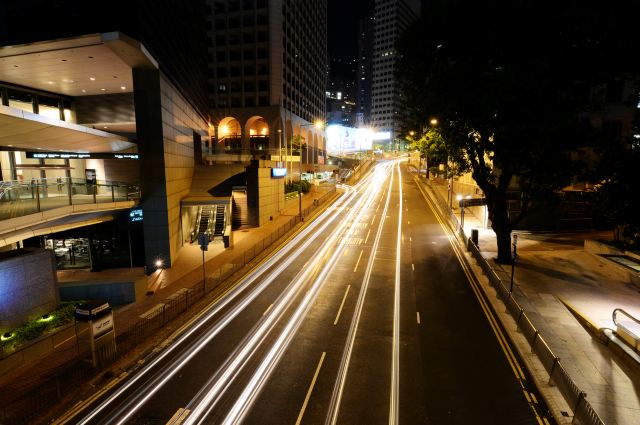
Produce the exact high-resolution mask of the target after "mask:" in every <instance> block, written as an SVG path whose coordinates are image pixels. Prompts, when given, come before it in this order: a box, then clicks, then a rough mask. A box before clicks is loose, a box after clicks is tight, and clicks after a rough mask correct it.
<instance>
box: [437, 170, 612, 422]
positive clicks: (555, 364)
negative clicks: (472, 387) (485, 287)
mask: <svg viewBox="0 0 640 425" xmlns="http://www.w3.org/2000/svg"><path fill="white" fill-rule="evenodd" d="M427 186H428V187H429V188H430V189H431V192H432V194H435V193H436V190H435V188H433V187H432V186H431V183H430V182H429V181H427ZM431 199H432V200H435V203H436V204H437V206H438V209H439V210H440V213H441V214H443V215H444V216H446V217H447V218H448V219H449V225H450V226H451V227H452V228H453V229H454V230H457V231H458V236H459V237H460V239H461V240H462V241H463V243H464V244H465V246H467V249H468V250H469V251H470V253H471V255H472V256H473V258H474V259H475V260H476V261H477V263H478V264H479V265H480V267H481V268H482V271H483V273H484V274H485V275H486V276H487V277H488V278H489V282H490V283H491V286H493V287H494V288H495V290H496V292H497V294H498V297H499V298H500V299H501V300H502V302H503V303H504V304H505V306H506V307H507V311H508V312H509V314H510V315H511V317H513V319H514V320H515V322H516V326H517V329H518V330H519V331H520V332H522V334H523V335H524V336H525V338H526V340H527V342H528V343H529V345H530V347H531V352H533V353H535V354H536V356H537V357H538V359H539V360H540V362H541V363H542V364H543V366H544V368H545V369H546V371H547V373H548V374H549V382H550V383H552V382H553V383H554V384H555V385H556V386H557V387H558V389H559V390H560V393H561V394H562V396H563V397H564V399H565V400H566V401H567V404H568V405H569V406H571V408H572V409H573V417H574V419H573V420H574V422H575V421H577V422H578V423H580V424H583V425H604V422H602V419H600V417H599V416H598V414H597V413H596V412H595V410H594V409H593V407H592V406H591V404H589V402H588V401H587V399H586V397H587V394H586V393H585V392H584V391H582V390H580V388H578V386H577V385H576V383H575V382H574V381H573V379H572V378H571V376H569V374H568V373H567V370H566V369H565V368H564V366H563V365H562V362H561V361H560V359H559V358H558V356H556V355H555V354H554V353H553V351H552V350H551V348H549V345H548V344H547V342H546V341H545V339H544V337H543V336H542V335H541V334H540V332H539V331H538V329H536V327H535V326H534V325H533V323H531V320H529V317H528V316H527V314H526V312H525V311H524V309H523V308H522V307H521V306H520V305H519V304H518V302H517V301H516V300H515V298H513V296H512V294H511V292H509V289H508V287H507V285H505V284H504V282H502V280H501V279H500V277H498V275H497V274H496V273H495V271H494V270H493V268H491V265H490V264H489V263H488V262H487V260H486V259H485V258H484V257H483V256H482V254H481V253H480V250H479V249H478V247H477V246H476V245H475V244H474V243H473V242H472V241H471V239H470V238H468V237H467V235H466V234H465V233H464V229H463V228H462V226H460V222H459V221H458V218H457V217H456V216H455V214H453V211H452V210H451V209H450V208H449V206H448V205H447V204H446V202H444V200H443V199H442V198H441V197H440V196H438V195H437V194H435V196H431Z"/></svg>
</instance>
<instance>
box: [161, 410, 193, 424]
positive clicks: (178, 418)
mask: <svg viewBox="0 0 640 425" xmlns="http://www.w3.org/2000/svg"><path fill="white" fill-rule="evenodd" d="M189 413H191V410H189V409H183V408H182V407H181V408H179V409H178V410H177V411H176V413H174V414H173V416H172V417H171V419H169V422H167V424H166V425H180V424H182V423H183V422H184V420H185V419H186V418H187V416H189Z"/></svg>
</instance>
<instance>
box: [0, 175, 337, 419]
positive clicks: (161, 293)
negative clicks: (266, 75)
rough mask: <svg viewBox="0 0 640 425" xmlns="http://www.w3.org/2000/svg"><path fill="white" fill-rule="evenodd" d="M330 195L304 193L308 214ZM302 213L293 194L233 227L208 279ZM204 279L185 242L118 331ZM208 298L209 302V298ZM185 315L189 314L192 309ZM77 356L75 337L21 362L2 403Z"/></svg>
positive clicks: (120, 320) (115, 275)
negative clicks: (270, 214) (257, 222)
mask: <svg viewBox="0 0 640 425" xmlns="http://www.w3.org/2000/svg"><path fill="white" fill-rule="evenodd" d="M331 193H335V191H334V186H333V185H321V186H317V187H314V189H313V190H312V191H311V192H310V193H308V194H306V195H304V196H303V197H302V209H303V213H304V214H305V215H307V214H309V213H310V212H312V211H313V210H314V208H315V207H316V204H317V202H316V201H317V200H318V199H320V198H322V197H323V196H326V198H325V202H326V201H328V200H330V198H331V197H332V196H331ZM333 199H335V198H333ZM323 205H324V203H323ZM298 214H299V200H298V198H294V199H291V200H288V201H287V203H286V205H285V207H284V209H283V210H282V213H281V214H280V215H279V216H276V217H274V218H273V220H272V221H270V222H268V223H266V224H264V225H263V226H261V227H258V228H248V229H240V230H236V231H234V235H233V238H234V240H233V242H234V243H233V246H232V247H230V248H228V249H224V247H223V244H222V242H220V243H212V244H210V245H209V251H208V252H206V256H205V260H206V271H207V279H208V280H209V279H211V278H216V277H218V276H219V275H220V274H223V273H221V270H222V269H225V271H227V270H229V265H231V264H233V265H234V266H237V267H234V268H233V270H240V269H241V268H242V266H244V265H245V264H246V263H248V262H249V261H250V260H252V259H253V258H255V257H256V256H257V255H259V254H260V253H261V252H262V251H263V250H267V249H269V246H275V245H272V243H277V240H278V237H282V236H284V235H285V234H286V233H287V232H288V231H289V230H291V229H293V228H294V227H295V225H296V223H297V220H296V218H297V217H296V216H298ZM265 238H266V239H265ZM64 275H65V276H64V278H63V280H65V281H73V280H79V281H82V280H86V279H87V275H91V276H92V277H93V279H94V280H105V281H108V280H114V279H115V280H118V279H139V278H144V274H143V270H142V268H134V269H117V270H107V271H104V272H97V273H90V272H80V271H78V272H74V273H65V274H64ZM202 278H203V270H202V252H201V251H200V248H199V246H197V245H195V246H185V247H184V249H183V250H181V252H180V255H179V256H178V258H177V260H176V261H175V262H174V264H173V267H171V268H170V269H164V270H158V271H156V272H154V273H152V274H151V275H150V276H148V277H146V279H147V287H148V289H149V292H148V294H147V296H146V297H145V298H144V299H142V300H139V301H137V302H135V303H131V304H128V305H126V306H123V307H120V308H117V309H116V310H115V311H114V323H115V326H116V330H117V332H118V334H121V333H123V332H126V330H127V329H129V328H131V327H132V326H133V325H134V324H135V323H136V322H138V321H139V317H140V315H141V314H142V313H144V312H146V311H148V310H149V309H151V308H152V307H154V306H156V305H157V304H159V303H162V302H163V301H164V300H166V299H167V297H169V296H170V295H172V294H174V293H175V292H176V291H178V290H180V289H181V288H190V287H193V286H194V285H196V284H201V281H202ZM209 289H210V288H209ZM204 299H205V300H206V299H207V298H204ZM182 316H190V313H186V314H183V315H182ZM182 316H181V317H182ZM168 328H171V326H168ZM136 351H137V350H136ZM129 356H130V355H129ZM125 357H126V356H125ZM74 358H76V345H75V339H74V338H71V339H70V340H68V341H66V342H64V343H62V344H60V346H58V347H57V348H56V350H55V351H53V352H51V353H49V354H47V355H45V356H44V357H42V358H41V360H39V361H38V362H35V363H31V364H27V365H24V366H21V367H19V368H16V369H15V370H13V371H12V372H10V373H7V374H5V375H2V376H0V401H4V402H6V401H7V400H3V399H4V398H6V397H12V395H15V394H19V393H22V392H24V391H25V390H27V389H29V388H33V387H37V386H38V385H39V384H41V383H43V382H46V380H47V378H48V377H49V376H50V375H51V374H52V373H54V372H55V371H56V370H57V369H59V368H60V367H61V365H64V364H65V363H67V362H69V361H71V360H73V359H74ZM0 416H1V415H0Z"/></svg>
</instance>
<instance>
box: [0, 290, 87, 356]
mask: <svg viewBox="0 0 640 425" xmlns="http://www.w3.org/2000/svg"><path fill="white" fill-rule="evenodd" d="M78 302H79V301H72V302H64V303H62V304H61V306H60V307H59V308H58V309H56V310H54V311H52V312H51V313H48V314H49V316H51V319H50V320H42V319H41V318H37V319H34V320H30V321H29V322H27V323H25V324H24V325H22V326H20V327H18V328H16V329H14V330H13V331H12V333H13V337H12V338H9V339H5V340H2V341H0V346H1V347H2V351H4V352H10V351H13V350H15V349H17V348H19V347H20V346H21V345H22V344H24V343H26V342H27V341H30V340H32V339H35V338H37V337H39V336H40V335H44V334H46V333H48V332H51V331H53V330H54V329H56V328H59V327H60V326H64V325H66V324H67V323H71V322H72V321H73V316H74V312H75V309H76V304H77V303H78Z"/></svg>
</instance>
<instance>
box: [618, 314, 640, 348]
mask: <svg viewBox="0 0 640 425" xmlns="http://www.w3.org/2000/svg"><path fill="white" fill-rule="evenodd" d="M612 316H613V323H614V324H615V325H616V335H618V336H619V337H620V338H622V340H623V341H624V342H626V343H627V344H629V345H630V346H631V347H632V348H633V349H634V350H636V351H640V320H638V319H636V318H635V317H633V316H632V315H631V314H629V313H627V312H626V311H624V310H623V309H621V308H616V309H615V310H613V314H612Z"/></svg>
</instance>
